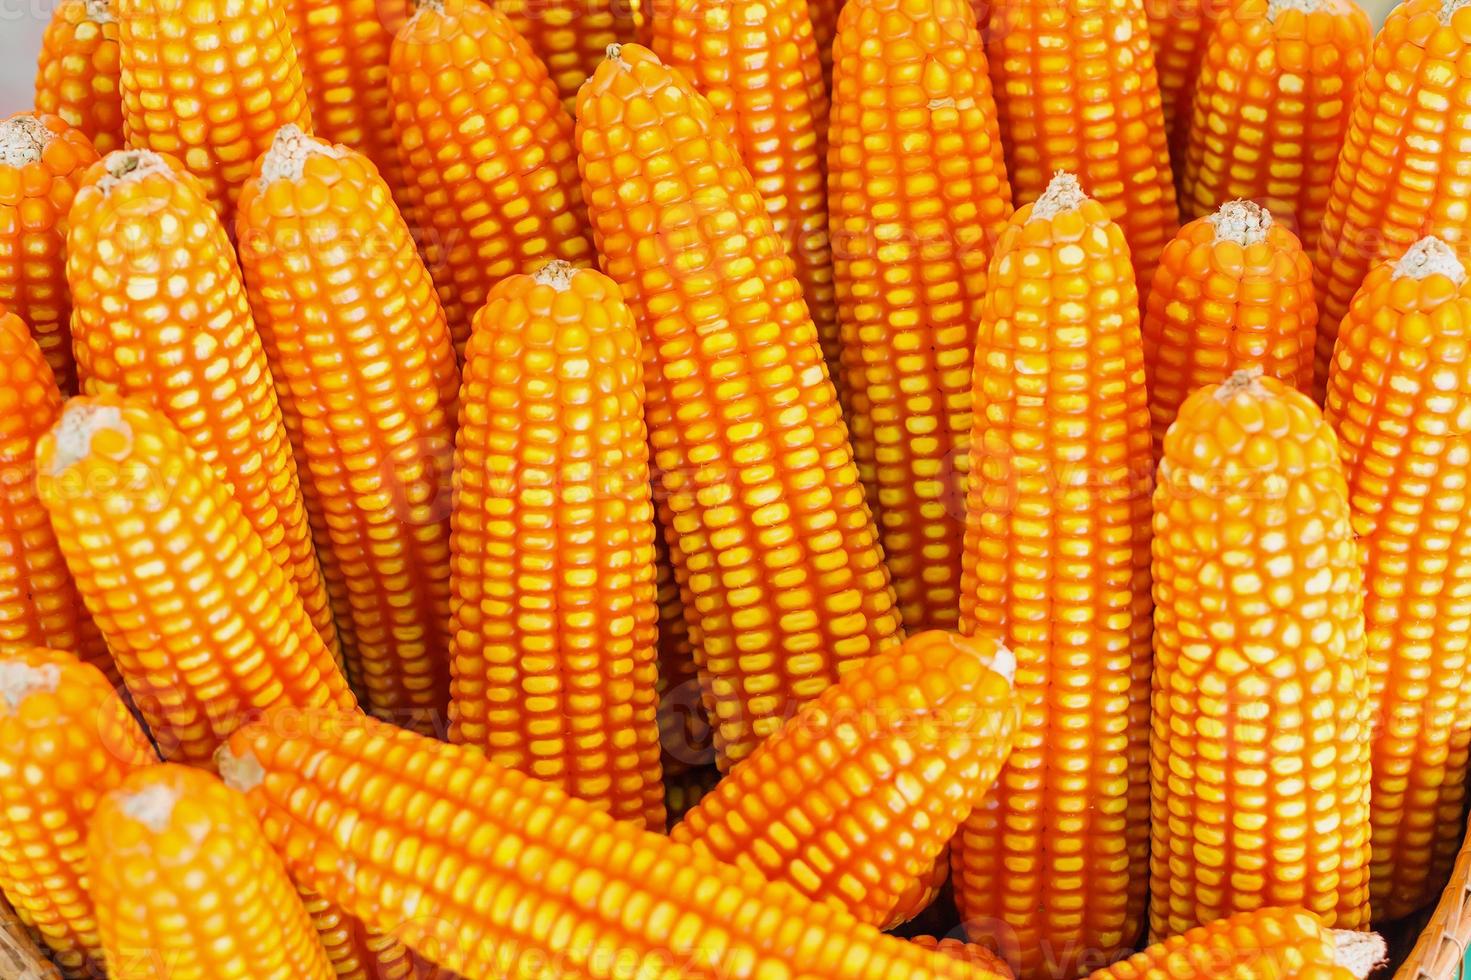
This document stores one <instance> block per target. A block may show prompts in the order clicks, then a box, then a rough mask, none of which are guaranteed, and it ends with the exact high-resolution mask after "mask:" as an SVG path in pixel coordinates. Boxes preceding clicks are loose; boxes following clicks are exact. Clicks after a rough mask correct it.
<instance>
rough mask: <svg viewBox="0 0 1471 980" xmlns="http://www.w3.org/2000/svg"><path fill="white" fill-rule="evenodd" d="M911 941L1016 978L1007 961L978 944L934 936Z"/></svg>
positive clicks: (984, 968)
mask: <svg viewBox="0 0 1471 980" xmlns="http://www.w3.org/2000/svg"><path fill="white" fill-rule="evenodd" d="M909 941H910V942H911V943H913V944H914V945H916V946H918V947H919V948H921V949H928V950H933V951H934V952H937V953H941V954H943V955H945V956H949V957H950V958H952V959H957V960H960V962H962V963H969V964H970V965H971V966H973V967H976V968H978V969H982V970H988V971H990V972H991V973H994V974H996V975H997V976H999V977H1013V976H1014V974H1013V973H1012V972H1011V966H1010V965H1009V964H1008V963H1007V962H1006V961H1005V960H1003V959H1002V958H1001V957H999V956H997V955H996V954H995V953H993V952H992V951H991V950H989V949H987V948H986V947H984V946H981V945H979V944H977V943H968V942H966V941H965V940H963V939H949V938H946V939H936V938H935V937H934V936H913V937H911V938H910V940H909Z"/></svg>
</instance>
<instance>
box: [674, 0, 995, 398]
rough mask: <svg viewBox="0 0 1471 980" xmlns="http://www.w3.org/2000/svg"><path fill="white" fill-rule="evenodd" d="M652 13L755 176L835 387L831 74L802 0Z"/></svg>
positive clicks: (678, 5) (677, 3) (706, 2)
mask: <svg viewBox="0 0 1471 980" xmlns="http://www.w3.org/2000/svg"><path fill="white" fill-rule="evenodd" d="M954 2H957V3H958V2H960V0H954ZM652 16H653V24H652V28H653V43H652V45H650V46H651V47H652V48H653V50H654V52H655V53H656V54H658V55H659V58H660V60H662V61H663V62H664V64H666V65H668V66H669V67H671V68H677V69H679V70H680V71H682V72H684V74H685V77H686V78H687V79H689V81H690V82H692V83H693V84H694V86H695V88H697V89H699V91H700V93H701V94H702V95H704V96H705V98H707V99H709V100H710V104H711V106H713V107H714V109H715V114H716V116H717V117H718V118H719V119H720V121H721V122H722V123H724V124H725V127H726V128H727V129H728V130H729V132H730V135H731V137H732V138H733V139H734V141H735V143H736V146H737V148H738V149H739V150H740V153H741V158H742V159H743V160H744V161H745V163H746V168H747V169H748V170H749V171H750V172H751V176H752V178H753V179H754V180H755V181H756V190H757V191H758V192H759V193H760V194H761V199H762V200H763V201H765V202H766V210H767V213H769V214H770V215H771V222H772V225H773V226H774V227H775V229H776V233H777V235H779V236H780V237H781V240H782V242H783V243H784V244H785V245H786V251H787V254H788V255H789V256H791V258H792V262H793V263H794V264H795V265H796V271H797V281H798V282H799V283H800V284H801V286H802V295H803V296H804V297H805V298H806V300H807V310H808V312H809V313H810V314H811V315H812V321H813V323H814V324H815V325H816V327H817V339H818V342H819V343H820V344H821V345H822V355H823V359H824V360H826V361H827V366H828V373H829V375H830V376H831V377H832V379H833V382H834V383H835V384H836V385H837V386H838V390H839V392H840V393H842V392H843V379H842V377H841V376H840V375H839V372H838V353H839V351H840V349H841V346H840V342H839V339H838V309H837V297H836V294H835V292H834V284H833V250H832V243H831V242H830V241H829V239H828V189H827V184H826V182H825V180H824V165H825V164H826V162H827V137H828V109H829V103H828V83H827V82H826V81H824V79H823V72H822V62H821V60H820V59H819V58H818V54H817V42H816V41H815V40H814V39H813V35H812V21H811V18H810V17H808V16H807V5H806V0H657V2H655V3H654V4H653V5H652ZM831 41H832V39H831V38H829V39H828V43H829V45H831ZM981 74H982V77H985V72H984V71H982V73H981ZM988 84H989V82H988Z"/></svg>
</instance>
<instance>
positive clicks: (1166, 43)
mask: <svg viewBox="0 0 1471 980" xmlns="http://www.w3.org/2000/svg"><path fill="white" fill-rule="evenodd" d="M977 2H978V3H980V2H984V0H977ZM1232 2H1233V0H1144V15H1145V18H1146V19H1147V21H1148V23H1149V39H1150V49H1151V50H1152V51H1153V52H1154V66H1155V74H1156V76H1157V77H1158V79H1159V97H1160V109H1161V111H1162V112H1163V115H1164V126H1165V133H1166V134H1168V135H1169V138H1170V150H1171V151H1173V150H1175V149H1176V148H1177V147H1179V146H1181V145H1182V144H1183V141H1182V140H1181V138H1180V137H1182V136H1183V135H1184V132H1185V129H1186V127H1188V126H1189V124H1190V103H1191V100H1192V99H1193V98H1194V95H1195V85H1196V78H1197V76H1199V74H1200V63H1201V61H1202V60H1203V59H1204V57H1205V50H1206V45H1207V43H1209V40H1210V35H1211V30H1212V29H1213V28H1214V27H1215V23H1216V20H1217V18H1219V17H1220V16H1221V15H1222V14H1224V13H1225V12H1226V10H1227V9H1228V8H1229V7H1230V5H1231V3H1232ZM1171 159H1172V160H1174V158H1173V153H1172V156H1171ZM1174 163H1175V165H1176V167H1177V168H1178V166H1179V161H1178V160H1174ZM1218 203H1219V202H1218Z"/></svg>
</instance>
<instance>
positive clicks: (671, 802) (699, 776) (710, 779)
mask: <svg viewBox="0 0 1471 980" xmlns="http://www.w3.org/2000/svg"><path fill="white" fill-rule="evenodd" d="M720 779H721V776H720V770H719V769H717V768H716V767H715V766H694V767H691V768H688V769H686V770H684V771H683V772H681V773H678V774H677V775H674V776H670V775H668V774H667V773H666V774H665V776H664V812H665V814H666V816H667V818H668V819H667V824H666V826H667V828H668V829H669V830H673V829H674V828H675V827H677V826H678V825H679V822H680V821H681V820H683V819H684V818H685V816H686V815H687V814H688V813H689V812H690V811H691V810H693V809H694V808H695V807H696V806H697V805H699V802H700V801H701V800H703V799H704V798H705V795H706V794H707V793H709V792H710V791H711V790H712V789H714V788H715V787H716V786H717V785H719V783H720Z"/></svg>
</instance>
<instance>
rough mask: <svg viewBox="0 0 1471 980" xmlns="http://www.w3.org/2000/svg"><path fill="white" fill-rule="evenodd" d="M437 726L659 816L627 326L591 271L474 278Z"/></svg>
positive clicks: (640, 482)
mask: <svg viewBox="0 0 1471 980" xmlns="http://www.w3.org/2000/svg"><path fill="white" fill-rule="evenodd" d="M464 398H465V411H464V417H463V424H462V425H461V427H460V431H459V435H458V437H457V439H456V442H455V507H454V515H453V517H452V520H451V523H452V526H453V528H454V536H453V538H452V539H451V550H452V553H453V577H452V581H453V586H454V604H453V610H454V614H453V615H454V618H453V621H452V624H451V633H452V635H453V641H452V644H451V651H452V661H451V665H452V668H453V681H452V683H451V687H450V693H451V697H450V741H452V742H457V743H460V744H467V745H473V746H476V747H478V748H481V749H484V750H485V753H486V755H487V756H489V757H490V759H491V760H492V761H494V762H496V763H498V764H500V765H503V766H507V767H509V768H514V769H518V770H520V771H522V772H524V773H527V774H528V775H531V776H536V777H538V778H540V779H545V780H547V781H548V782H551V783H553V784H555V785H557V786H559V787H561V788H562V789H563V790H565V791H566V792H568V793H570V794H571V795H573V796H576V797H579V798H581V799H584V800H588V801H590V802H592V803H594V805H596V806H597V808H598V809H600V810H604V811H606V812H608V813H610V814H612V815H613V816H614V817H616V818H618V819H620V820H630V821H633V822H634V823H636V824H638V825H639V826H644V827H651V828H655V829H662V828H663V827H664V786H663V783H662V781H661V777H660V769H659V724H658V720H657V713H658V700H657V698H658V694H657V691H656V688H657V684H658V661H657V660H656V657H655V645H656V643H657V630H658V617H659V611H658V606H657V605H656V604H655V602H654V597H655V592H654V533H655V531H654V506H653V502H652V500H651V498H650V489H649V443H648V433H647V432H646V431H645V429H644V417H643V402H644V385H643V363H642V361H641V360H640V355H639V341H638V333H637V328H636V327H635V326H634V323H633V317H632V316H631V315H630V314H629V312H628V308H627V307H626V306H624V305H623V300H622V299H621V298H620V297H619V295H618V287H617V286H616V285H615V284H614V283H613V282H612V281H610V280H609V279H608V278H607V277H606V276H604V275H603V274H602V273H600V272H596V271H594V270H591V269H586V270H582V271H580V272H579V271H574V270H573V269H572V267H571V266H569V265H568V264H567V263H565V262H553V263H551V264H549V265H547V266H546V267H544V268H543V269H542V270H541V271H540V272H538V273H536V275H535V276H534V277H532V276H511V277H510V278H508V279H505V280H503V281H502V282H501V283H500V284H499V285H497V286H496V287H495V288H494V289H492V290H491V292H490V298H489V299H488V300H487V301H486V304H485V305H484V306H483V307H481V308H480V312H479V313H477V314H476V316H475V330H474V333H473V334H472V336H471V338H470V343H469V346H467V347H466V349H465V387H464Z"/></svg>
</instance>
